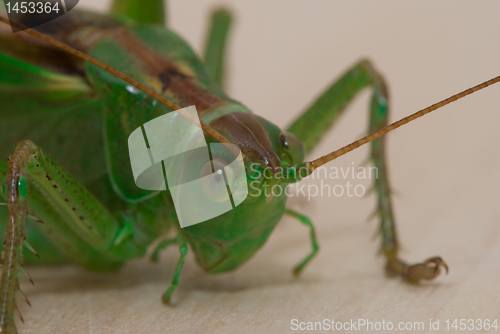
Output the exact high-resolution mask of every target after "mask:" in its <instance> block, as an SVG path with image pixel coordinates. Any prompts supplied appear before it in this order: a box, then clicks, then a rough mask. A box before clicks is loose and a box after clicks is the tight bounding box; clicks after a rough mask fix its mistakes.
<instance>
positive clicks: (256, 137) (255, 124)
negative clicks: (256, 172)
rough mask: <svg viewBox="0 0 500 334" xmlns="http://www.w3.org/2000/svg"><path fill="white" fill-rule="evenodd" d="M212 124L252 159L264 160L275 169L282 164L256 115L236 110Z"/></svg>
mask: <svg viewBox="0 0 500 334" xmlns="http://www.w3.org/2000/svg"><path fill="white" fill-rule="evenodd" d="M210 126H211V127H213V128H214V129H215V130H216V131H219V132H220V133H221V134H223V135H224V136H226V137H227V138H228V139H229V140H230V141H232V142H233V143H235V144H236V145H238V147H239V148H240V149H241V150H242V151H243V153H244V154H245V155H247V156H248V158H250V160H251V161H254V162H259V161H263V162H264V163H265V164H266V165H267V166H269V167H270V168H271V169H272V170H273V171H276V168H277V167H280V166H281V162H280V160H279V158H278V156H277V154H276V153H275V152H274V149H273V144H272V143H271V139H270V138H269V134H268V133H267V131H266V130H265V128H264V127H263V126H262V124H261V123H260V121H259V119H258V118H257V116H256V115H254V114H250V113H243V112H235V113H231V114H227V115H224V116H221V117H219V118H217V119H216V120H214V121H213V122H211V123H210Z"/></svg>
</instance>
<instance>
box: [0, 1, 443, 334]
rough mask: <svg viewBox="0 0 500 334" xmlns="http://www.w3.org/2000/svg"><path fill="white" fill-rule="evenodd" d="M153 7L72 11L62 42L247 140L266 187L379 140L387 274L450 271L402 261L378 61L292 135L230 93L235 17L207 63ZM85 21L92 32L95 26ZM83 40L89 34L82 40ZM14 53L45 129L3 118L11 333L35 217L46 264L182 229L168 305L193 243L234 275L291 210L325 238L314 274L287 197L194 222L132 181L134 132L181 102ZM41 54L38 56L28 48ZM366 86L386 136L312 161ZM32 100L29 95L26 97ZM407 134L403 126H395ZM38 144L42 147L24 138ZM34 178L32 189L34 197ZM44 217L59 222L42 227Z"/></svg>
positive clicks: (29, 111) (351, 76)
mask: <svg viewBox="0 0 500 334" xmlns="http://www.w3.org/2000/svg"><path fill="white" fill-rule="evenodd" d="M139 3H140V2H139V1H137V0H130V1H116V2H115V4H114V6H113V11H114V13H115V14H118V15H121V17H118V16H117V17H115V18H110V17H107V16H101V15H97V14H85V13H78V12H75V13H73V12H72V13H71V14H68V16H67V17H66V19H68V18H69V17H71V18H72V21H71V23H69V24H68V25H67V26H65V27H64V28H65V29H61V30H60V31H56V32H55V33H52V36H53V37H55V38H56V39H59V40H61V41H62V42H64V43H66V44H71V45H72V46H73V47H75V48H76V49H79V50H81V51H83V52H85V53H88V54H90V55H91V56H93V57H95V58H97V59H99V60H100V61H102V62H104V63H105V64H108V65H110V66H112V67H115V68H117V69H118V70H120V71H121V72H124V73H126V74H128V75H130V76H131V77H133V78H134V79H137V80H139V81H140V82H143V83H146V84H147V85H148V86H150V87H152V88H153V89H154V90H155V91H156V92H159V93H162V94H163V95H164V96H165V97H166V98H168V99H169V100H171V101H173V102H174V103H176V104H177V105H180V106H189V105H196V106H197V108H198V111H199V113H200V118H201V119H202V120H205V122H206V123H208V124H209V126H210V127H211V128H212V129H214V130H215V131H216V133H219V134H221V135H222V136H223V137H225V138H227V139H228V140H229V141H231V142H233V143H236V144H237V145H238V146H240V148H241V150H242V151H243V153H244V154H245V156H246V163H247V166H248V177H249V179H252V180H254V181H260V184H261V185H262V186H263V185H264V184H265V182H270V183H273V184H276V183H279V182H282V183H283V184H288V183H293V182H298V181H300V179H301V178H302V177H305V176H307V175H308V174H310V173H312V172H313V170H314V168H316V167H318V166H320V165H322V164H324V163H326V162H327V161H330V160H331V159H334V158H335V157H337V156H339V155H340V154H344V153H347V152H348V150H351V149H354V148H356V147H358V146H360V145H361V144H364V143H367V142H369V141H372V140H373V141H372V144H371V145H372V146H371V147H372V151H371V157H372V159H373V162H374V164H375V166H377V168H378V169H379V172H380V176H381V177H380V178H378V179H377V180H376V184H375V187H376V190H377V193H378V204H377V206H378V213H379V218H380V225H381V232H382V233H381V236H382V253H383V254H384V256H385V257H386V258H387V270H388V271H389V272H390V273H391V274H394V275H399V276H402V277H403V278H405V279H407V280H410V281H418V280H420V279H432V278H435V277H436V276H437V275H438V274H439V272H440V267H446V265H445V263H444V262H443V261H442V260H441V259H440V258H438V257H434V258H431V259H429V260H427V261H425V262H423V263H417V264H414V265H408V264H406V263H404V262H403V261H401V260H400V259H399V258H398V256H397V252H398V243H397V239H396V234H395V231H394V218H393V213H392V208H391V201H390V196H389V181H388V175H387V173H386V165H385V151H384V140H383V138H379V139H377V140H374V139H375V138H377V137H376V136H379V135H381V134H383V133H385V132H376V131H377V130H379V129H380V128H382V127H384V126H386V125H387V124H388V122H387V120H388V118H387V117H388V100H387V92H386V87H385V82H384V80H383V78H382V77H381V75H380V74H379V73H378V71H377V70H375V69H374V67H373V66H372V65H371V64H370V63H369V62H367V61H362V62H359V63H358V64H356V65H355V66H354V67H353V68H351V69H350V70H349V71H348V72H346V73H345V75H344V76H343V77H342V78H341V79H340V80H339V81H338V82H336V83H335V84H334V85H333V86H332V87H331V88H330V89H328V90H327V91H326V92H325V93H324V95H323V96H322V97H320V99H319V100H318V101H317V102H316V103H314V104H313V105H312V106H311V107H310V108H309V109H308V110H307V111H306V112H305V113H304V114H303V115H302V116H301V117H299V118H298V119H297V120H296V121H295V122H294V123H293V124H292V125H291V126H290V128H289V129H288V130H287V131H282V130H280V129H279V128H278V127H276V126H275V125H273V124H271V123H269V122H267V121H266V120H264V119H263V118H261V117H259V116H255V115H254V114H252V113H250V112H249V110H248V109H247V108H246V107H245V106H243V105H242V104H240V103H238V102H236V101H233V100H231V99H229V98H228V97H227V96H226V95H225V93H224V92H223V91H222V90H221V89H220V87H221V86H222V84H223V77H224V76H223V74H224V71H223V69H224V66H223V59H224V46H225V38H226V35H227V31H228V29H229V22H230V16H229V14H228V13H227V12H225V11H220V12H217V13H216V14H214V16H213V20H212V28H211V32H212V33H211V35H210V39H209V43H208V47H207V49H206V52H205V56H204V64H202V63H201V62H200V61H199V60H198V59H197V57H196V56H195V55H194V53H193V52H192V51H191V49H190V48H189V46H188V45H187V44H186V43H185V42H184V41H182V39H180V38H179V37H178V36H177V35H175V34H174V33H172V32H171V31H169V30H166V29H165V28H163V27H161V26H160V25H161V24H163V23H164V18H163V16H162V15H159V14H158V13H162V12H163V10H162V8H163V7H162V2H161V1H155V2H154V3H155V6H156V7H155V6H152V7H151V8H150V11H148V10H141V11H138V10H137V7H136V6H139ZM58 22H59V21H58ZM134 22H139V23H146V25H136V23H134ZM72 24H73V25H72ZM80 29H85V34H82V30H80ZM89 34H90V35H89ZM81 36H84V37H85V39H79V38H78V37H81ZM12 46H15V47H12ZM0 48H1V49H0V51H1V54H0V56H1V57H2V58H1V60H2V63H1V66H2V73H6V74H7V75H3V76H2V77H1V79H2V84H10V85H11V86H9V88H10V90H9V91H2V92H1V96H2V98H3V99H4V101H6V102H5V105H6V106H9V107H8V111H9V113H16V114H18V115H21V116H24V117H26V118H27V117H28V116H29V117H30V121H31V122H35V123H39V124H37V125H38V126H37V130H39V131H38V132H36V133H31V132H30V131H29V129H30V128H31V124H33V123H27V122H26V120H25V119H22V117H17V118H15V119H14V118H9V117H5V120H4V121H3V122H4V126H6V127H8V128H9V129H11V131H10V132H9V135H10V136H9V137H10V138H9V140H2V146H1V149H2V154H3V155H5V157H7V156H9V155H10V160H9V162H8V164H7V163H2V164H1V165H0V172H1V176H2V179H3V180H5V181H4V183H5V184H6V187H5V190H3V192H2V194H3V196H4V197H6V201H7V204H8V205H7V206H8V208H9V226H8V228H9V231H10V232H11V233H8V238H7V243H6V245H7V251H6V252H5V254H6V255H4V258H3V261H4V266H3V269H2V286H1V289H2V295H3V296H4V297H3V298H5V300H4V303H2V305H3V309H2V310H0V311H1V313H0V316H1V324H2V329H3V331H7V332H8V331H14V330H15V327H14V318H13V312H14V308H15V293H16V292H17V289H18V288H19V287H18V281H17V276H16V274H17V271H18V270H19V271H21V270H22V268H21V266H22V264H23V257H22V251H21V247H22V243H23V239H24V237H25V234H26V232H25V227H24V221H25V220H26V217H27V216H28V214H29V217H28V219H27V220H28V222H27V225H28V227H27V229H28V231H29V232H28V233H27V238H28V242H29V244H28V245H33V249H36V250H38V252H39V253H40V254H42V259H41V260H37V261H51V262H58V261H60V262H62V261H67V260H71V261H73V262H75V263H77V264H79V265H81V266H83V267H86V268H88V269H91V270H92V269H93V270H113V269H116V268H118V267H119V266H120V265H121V264H122V263H123V262H124V261H127V260H129V259H132V258H135V257H139V256H143V255H144V254H145V252H146V248H147V246H149V245H150V244H151V243H152V242H153V241H155V240H156V239H158V238H160V237H163V236H164V235H165V233H166V232H167V231H168V230H169V229H174V230H176V231H177V232H178V235H177V236H176V237H175V238H173V239H172V238H170V239H165V240H163V241H162V242H160V244H159V245H158V247H157V248H156V249H155V251H154V252H153V256H154V257H156V256H157V254H158V251H159V250H161V249H163V248H165V247H166V246H168V245H171V244H177V245H178V246H179V250H180V254H181V256H180V259H179V262H178V264H177V268H176V271H175V274H174V278H173V279H172V284H171V286H170V288H169V289H168V290H167V291H166V293H165V294H164V296H163V300H164V301H165V302H168V301H169V300H170V297H171V294H172V292H173V291H174V290H175V287H176V286H177V284H178V279H179V275H180V271H181V269H182V264H183V260H184V257H185V255H186V253H187V251H188V245H190V246H191V248H192V250H193V251H194V252H195V254H196V257H197V261H198V263H199V264H200V265H201V266H202V267H203V268H204V269H205V270H207V271H208V272H222V271H228V270H232V269H235V268H237V267H238V266H239V265H241V264H242V263H244V262H245V261H246V260H248V259H249V258H250V257H251V256H252V255H253V254H254V253H255V252H256V251H257V250H258V249H259V248H260V247H261V246H262V245H263V244H264V243H265V241H266V240H267V238H268V237H269V234H270V233H271V231H272V230H273V228H274V226H275V225H276V224H277V223H278V221H279V220H280V218H281V217H282V216H283V215H284V214H285V213H288V214H290V215H292V216H294V217H296V218H298V219H299V221H301V222H302V223H304V224H306V225H307V226H308V227H309V228H310V229H311V239H312V240H311V241H312V245H313V251H312V252H311V253H310V254H309V255H308V256H307V257H306V258H305V259H304V260H303V261H302V262H300V263H299V264H298V265H297V267H296V268H295V269H294V271H295V273H297V274H298V273H300V272H301V270H302V269H303V268H304V266H305V265H306V264H307V263H308V262H309V260H311V259H312V258H313V256H314V255H315V254H316V252H317V251H318V245H317V242H316V240H315V233H314V228H313V225H312V222H311V221H310V220H309V219H308V218H307V217H305V216H303V215H301V214H299V213H296V212H294V211H291V210H287V209H285V202H286V196H273V197H272V198H269V196H267V197H266V196H260V197H257V198H255V197H254V198H251V197H249V198H248V200H247V202H246V203H244V204H242V205H241V206H239V207H237V208H236V209H235V210H233V211H231V212H230V213H228V214H227V215H224V216H220V217H217V218H214V219H213V220H212V221H209V222H205V223H202V224H199V225H195V226H192V227H188V228H186V229H180V228H179V227H178V226H177V224H176V221H175V212H174V211H173V208H172V206H171V202H170V200H169V198H168V193H151V192H144V191H141V190H140V189H138V188H137V187H135V185H134V184H133V182H131V179H130V170H129V169H128V166H129V162H128V157H126V156H123V150H124V149H125V148H126V141H125V140H126V138H127V137H128V135H129V134H130V132H131V131H132V130H134V129H135V128H137V127H138V126H141V125H142V124H143V123H145V122H147V121H148V120H151V119H153V118H154V117H156V116H158V115H162V114H164V113H167V112H169V111H171V110H172V108H169V107H166V106H164V105H161V104H159V103H156V101H155V100H153V99H152V98H150V97H148V96H147V95H145V94H142V93H141V92H138V91H131V89H129V86H127V84H126V83H124V82H123V81H121V80H119V79H117V78H115V77H114V76H113V75H110V74H108V73H106V72H105V71H103V70H101V69H98V68H97V67H95V66H92V65H89V64H86V63H85V62H83V61H82V60H79V59H77V58H76V57H73V56H70V55H68V54H66V53H64V52H63V51H59V50H56V49H53V48H51V47H48V46H47V45H46V44H37V43H36V42H33V41H31V40H27V39H23V38H22V37H21V36H20V37H19V38H14V37H12V36H10V35H3V36H2V43H1V44H0ZM30 53H31V54H36V55H37V58H36V59H33V58H32V57H29V56H27V55H29V54H30ZM56 60H60V61H59V62H57V64H58V66H55V64H54V62H55V61H56ZM59 65H60V66H59ZM14 84H16V85H18V86H15V85H14ZM365 87H371V88H372V89H373V98H372V103H371V112H370V118H371V121H370V129H369V130H370V132H371V133H375V132H376V133H377V135H376V136H373V135H372V136H370V137H367V138H365V139H363V140H362V141H361V142H355V143H354V144H353V145H352V146H349V148H347V149H343V150H341V151H336V152H334V153H333V154H332V155H328V156H327V157H326V158H320V159H319V160H314V161H312V162H311V163H304V154H305V153H308V152H310V151H311V150H312V149H313V148H314V147H315V145H316V144H317V143H318V141H319V139H320V138H321V137H322V136H323V135H324V134H325V133H326V132H327V131H328V130H329V128H330V127H331V126H332V125H333V123H334V122H335V120H336V119H337V118H338V117H339V116H340V114H341V113H342V111H343V110H344V107H345V106H346V104H347V103H348V102H349V101H350V100H351V99H352V98H354V96H355V95H356V93H357V92H358V91H361V90H362V89H364V88H365ZM18 94H23V95H22V96H23V98H20V95H18ZM436 107H439V105H438V106H436ZM33 108H36V114H35V112H34V111H33ZM103 108H104V111H103ZM431 110H433V109H427V110H426V112H429V111H431ZM103 113H104V117H105V118H104V121H103V120H102V114H103ZM319 119H321V120H322V121H318V120H319ZM400 124H401V123H398V124H396V125H397V126H399V125H400ZM76 125H78V128H77V129H78V131H76V130H75V126H76ZM55 126H57V128H58V131H60V132H58V133H56V134H54V133H53V132H52V128H53V127H55ZM393 128H396V126H392V127H391V128H388V129H387V130H386V131H390V130H391V129H393ZM18 129H19V130H18ZM102 129H104V132H105V135H104V137H103V136H102V135H101V133H102ZM40 130H45V131H40ZM82 134H85V137H86V138H90V142H88V143H86V144H85V145H84V146H85V147H82V150H80V151H79V152H78V154H77V155H79V156H75V155H74V153H73V155H72V154H71V152H73V151H74V147H75V145H76V144H78V143H80V144H79V145H82V144H81V137H79V136H80V135H82ZM26 138H28V139H30V141H22V140H23V139H26ZM214 141H215V140H214V139H212V142H214ZM19 142H20V143H21V144H19V145H18V146H17V149H16V150H15V152H14V153H13V154H11V153H12V151H13V148H14V147H15V145H16V144H17V143H19ZM38 145H40V146H38ZM40 147H42V148H43V150H42V149H41V148H40ZM49 154H50V155H51V156H52V157H53V158H52V157H51V156H49ZM253 163H257V164H258V166H259V167H260V168H261V169H262V170H265V169H270V170H271V172H272V173H276V171H278V169H279V168H280V167H281V168H283V169H285V170H286V171H287V173H285V174H286V175H287V177H283V176H281V178H277V177H276V178H275V179H273V180H271V181H264V180H262V179H261V180H259V179H258V178H257V179H255V176H254V175H252V171H251V168H250V166H251V165H252V164H253ZM59 164H61V165H62V166H64V169H63V168H62V167H61V166H60V165H59ZM297 166H298V167H305V173H304V174H300V173H299V174H295V173H293V172H294V170H296V169H298V168H297ZM108 171H109V172H108ZM276 174H277V173H276ZM28 185H31V187H30V188H29V192H28ZM256 211H262V212H264V213H265V214H261V215H259V216H256V215H255V214H254V213H255V212H256ZM33 217H37V219H39V220H41V221H43V222H44V223H45V224H44V225H37V224H36V222H35V221H34V220H35V219H34V218H33ZM49 228H50V231H49ZM28 247H30V246H28ZM30 248H31V247H30ZM9 259H10V260H11V261H10V262H7V261H8V260H9ZM31 261H33V258H30V257H28V256H26V257H25V259H24V262H26V263H30V262H31Z"/></svg>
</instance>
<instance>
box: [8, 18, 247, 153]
mask: <svg viewBox="0 0 500 334" xmlns="http://www.w3.org/2000/svg"><path fill="white" fill-rule="evenodd" d="M0 22H3V23H5V24H7V25H12V26H14V27H16V28H18V29H19V30H24V32H26V33H28V34H30V35H32V36H35V37H38V38H40V39H41V40H44V41H46V42H48V43H50V44H52V45H55V46H57V47H58V48H60V49H63V50H64V51H66V52H69V53H71V54H72V55H75V56H77V57H79V58H82V59H84V60H86V61H88V62H89V63H91V64H94V65H95V66H98V67H100V68H102V69H103V70H105V71H108V72H109V73H111V74H113V75H115V76H117V77H118V78H120V79H122V80H124V81H126V82H128V83H129V84H131V85H132V86H135V87H136V88H138V89H140V90H142V91H143V92H144V93H146V94H148V95H149V96H151V97H152V98H154V99H157V100H158V101H160V102H161V103H163V104H164V105H166V106H168V107H170V108H172V109H173V110H176V111H177V112H178V113H179V114H181V115H182V116H184V117H186V118H187V119H188V120H190V121H191V122H193V123H194V124H196V125H198V119H197V118H196V117H193V116H192V115H191V114H189V113H187V112H185V111H184V110H180V109H181V107H180V106H179V105H177V104H175V103H174V102H172V101H170V100H169V99H167V98H166V97H165V96H163V95H160V94H158V93H157V92H155V91H154V90H152V89H151V88H149V87H148V86H146V85H143V84H142V83H140V82H139V81H137V80H135V79H133V78H132V77H130V76H128V75H126V74H124V73H122V72H120V71H118V70H116V69H114V68H113V67H111V66H109V65H106V64H104V63H103V62H101V61H99V60H97V59H95V58H94V57H91V56H89V55H87V54H85V53H83V52H81V51H78V50H76V49H74V48H72V47H71V46H69V45H67V44H64V43H61V42H59V41H58V40H56V39H54V38H52V37H50V36H47V35H44V34H42V33H39V32H38V31H36V30H33V29H28V28H26V27H24V26H23V25H21V24H18V23H15V22H10V21H9V20H7V19H6V18H5V17H3V16H0ZM199 124H200V125H201V128H202V130H203V131H205V132H206V133H208V134H209V135H211V136H212V137H213V138H215V139H216V140H217V141H219V142H220V143H226V144H231V142H230V141H229V140H228V139H227V138H226V137H224V136H223V135H221V134H220V133H219V132H217V131H216V130H214V129H213V128H211V127H210V126H209V125H208V124H207V123H205V122H203V121H202V120H201V119H200V120H199ZM242 154H243V153H242Z"/></svg>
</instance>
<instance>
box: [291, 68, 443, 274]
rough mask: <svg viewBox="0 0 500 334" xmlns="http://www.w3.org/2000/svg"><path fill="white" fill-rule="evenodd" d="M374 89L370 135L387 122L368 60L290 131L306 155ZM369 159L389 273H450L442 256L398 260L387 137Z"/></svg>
mask: <svg viewBox="0 0 500 334" xmlns="http://www.w3.org/2000/svg"><path fill="white" fill-rule="evenodd" d="M368 86H371V87H372V88H373V96H372V99H371V103H370V128H369V131H370V132H374V131H376V130H378V129H380V128H382V127H384V126H386V125H387V123H388V115H389V100H388V92H387V86H386V84H385V82H384V80H383V78H382V76H381V75H380V74H379V73H378V72H377V71H375V69H374V68H373V66H372V65H371V64H370V63H369V62H368V61H361V62H359V63H358V64H356V65H355V66H354V67H353V68H352V69H350V70H349V71H347V73H345V74H344V75H343V76H342V77H341V78H340V80H338V81H337V82H335V83H334V84H333V85H332V86H331V87H330V88H328V89H327V90H326V91H325V92H324V93H323V95H322V96H321V97H320V98H319V99H318V100H317V101H316V102H314V103H313V105H312V106H311V107H310V108H309V109H308V110H307V111H306V112H305V113H304V114H303V115H302V116H300V117H299V118H298V119H297V120H296V121H295V122H294V123H293V124H292V125H291V126H290V128H289V129H288V131H290V132H292V133H294V134H295V135H297V136H298V137H299V139H301V140H302V142H303V143H304V147H305V149H306V153H309V152H310V151H312V150H313V148H314V147H315V146H316V144H317V143H318V142H319V141H320V139H321V138H322V137H323V135H324V134H325V133H326V132H327V131H329V129H330V128H331V127H332V126H333V125H334V124H335V121H336V120H337V119H338V118H339V117H340V115H341V114H342V112H343V111H344V109H345V107H346V106H347V105H348V103H349V102H351V100H352V99H353V98H354V97H355V96H356V95H357V94H358V93H359V92H360V91H361V90H362V89H364V88H366V87H368ZM370 160H371V161H372V162H373V164H374V165H375V167H376V168H377V170H378V177H377V178H376V179H375V184H374V190H375V191H376V192H377V208H376V211H375V213H376V215H377V216H378V217H379V222H380V226H379V232H380V236H381V239H382V243H381V252H382V254H383V255H384V256H385V258H386V260H387V265H386V272H387V274H388V275H390V276H400V277H403V278H404V279H406V280H407V281H409V282H418V281H419V280H423V279H425V280H428V279H433V278H435V277H436V276H438V275H439V273H440V268H441V267H442V268H444V269H446V271H447V270H448V267H447V265H446V263H445V262H444V261H443V260H442V259H441V258H439V257H433V258H430V259H428V260H426V261H424V262H423V263H418V264H415V265H408V264H406V263H405V262H404V261H402V260H400V259H399V258H398V251H399V241H398V238H397V235H396V227H395V224H396V223H395V220H394V214H393V210H392V201H391V194H390V186H389V175H388V172H387V163H386V156H385V137H381V138H379V139H376V140H374V141H373V142H372V143H371V153H370Z"/></svg>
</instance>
